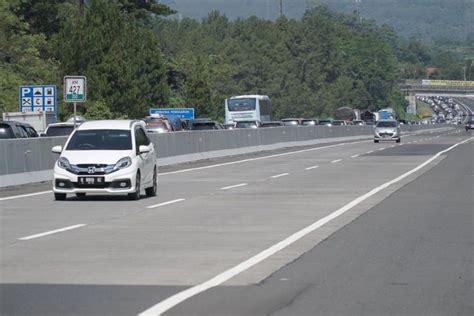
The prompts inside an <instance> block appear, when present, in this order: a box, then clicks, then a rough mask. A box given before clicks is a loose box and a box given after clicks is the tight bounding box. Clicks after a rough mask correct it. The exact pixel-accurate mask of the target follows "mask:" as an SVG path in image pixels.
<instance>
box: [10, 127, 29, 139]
mask: <svg viewBox="0 0 474 316" xmlns="http://www.w3.org/2000/svg"><path fill="white" fill-rule="evenodd" d="M13 132H14V133H15V136H16V137H17V138H28V133H27V132H26V130H25V129H24V128H23V126H21V125H20V124H15V128H14V130H13Z"/></svg>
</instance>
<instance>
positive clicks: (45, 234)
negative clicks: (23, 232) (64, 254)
mask: <svg viewBox="0 0 474 316" xmlns="http://www.w3.org/2000/svg"><path fill="white" fill-rule="evenodd" d="M84 226H86V224H78V225H73V226H68V227H64V228H59V229H55V230H50V231H48V232H44V233H41V234H36V235H31V236H26V237H21V238H18V240H30V239H35V238H39V237H44V236H48V235H52V234H57V233H62V232H65V231H67V230H71V229H76V228H79V227H84Z"/></svg>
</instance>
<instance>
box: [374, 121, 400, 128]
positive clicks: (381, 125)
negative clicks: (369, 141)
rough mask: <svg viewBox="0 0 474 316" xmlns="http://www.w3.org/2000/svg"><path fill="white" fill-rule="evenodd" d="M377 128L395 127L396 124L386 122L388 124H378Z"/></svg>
mask: <svg viewBox="0 0 474 316" xmlns="http://www.w3.org/2000/svg"><path fill="white" fill-rule="evenodd" d="M376 126H377V127H397V122H392V121H388V122H378V123H377V125H376Z"/></svg>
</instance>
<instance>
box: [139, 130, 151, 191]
mask: <svg viewBox="0 0 474 316" xmlns="http://www.w3.org/2000/svg"><path fill="white" fill-rule="evenodd" d="M149 144H150V141H149V139H148V137H147V136H146V133H145V131H144V130H143V128H141V127H140V126H137V127H136V128H135V150H136V153H137V158H138V164H139V168H140V170H141V171H142V172H141V177H142V183H149V182H150V181H151V179H152V178H153V169H152V168H153V164H152V156H154V153H152V152H148V153H142V154H140V152H139V148H140V146H142V145H144V146H148V145H149Z"/></svg>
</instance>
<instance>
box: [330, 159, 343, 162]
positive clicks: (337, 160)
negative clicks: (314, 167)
mask: <svg viewBox="0 0 474 316" xmlns="http://www.w3.org/2000/svg"><path fill="white" fill-rule="evenodd" d="M339 161H342V159H336V160H333V161H331V163H336V162H339Z"/></svg>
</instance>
